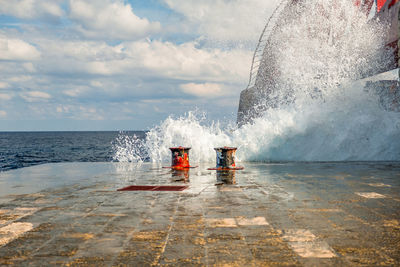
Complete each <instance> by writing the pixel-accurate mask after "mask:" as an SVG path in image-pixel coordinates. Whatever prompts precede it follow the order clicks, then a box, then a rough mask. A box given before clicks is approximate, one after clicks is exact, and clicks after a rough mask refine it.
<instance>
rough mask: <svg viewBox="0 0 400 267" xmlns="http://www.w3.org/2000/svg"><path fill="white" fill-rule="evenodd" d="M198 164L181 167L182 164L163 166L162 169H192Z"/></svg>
mask: <svg viewBox="0 0 400 267" xmlns="http://www.w3.org/2000/svg"><path fill="white" fill-rule="evenodd" d="M197 167H198V166H187V167H182V166H165V167H163V169H173V170H184V169H194V168H197Z"/></svg>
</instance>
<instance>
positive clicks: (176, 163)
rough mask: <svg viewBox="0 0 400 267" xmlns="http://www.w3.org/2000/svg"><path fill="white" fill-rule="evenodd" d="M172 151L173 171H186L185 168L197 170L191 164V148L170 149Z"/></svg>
mask: <svg viewBox="0 0 400 267" xmlns="http://www.w3.org/2000/svg"><path fill="white" fill-rule="evenodd" d="M169 149H170V150H171V161H172V162H171V167H164V168H172V169H178V170H179V169H185V168H196V167H192V166H190V164H189V150H190V147H182V146H179V147H170V148H169Z"/></svg>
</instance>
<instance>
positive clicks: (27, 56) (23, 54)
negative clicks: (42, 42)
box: [0, 36, 40, 61]
mask: <svg viewBox="0 0 400 267" xmlns="http://www.w3.org/2000/svg"><path fill="white" fill-rule="evenodd" d="M39 57H40V52H39V51H38V50H37V49H36V48H35V47H34V46H33V45H31V44H29V43H27V42H25V41H23V40H19V39H7V38H6V37H2V36H0V60H22V61H25V60H37V59H38V58H39Z"/></svg>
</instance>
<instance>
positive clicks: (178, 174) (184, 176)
mask: <svg viewBox="0 0 400 267" xmlns="http://www.w3.org/2000/svg"><path fill="white" fill-rule="evenodd" d="M189 177H190V176H189V168H182V169H175V168H174V169H172V173H171V178H172V181H173V182H184V183H188V182H189Z"/></svg>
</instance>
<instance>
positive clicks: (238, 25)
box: [164, 0, 280, 41]
mask: <svg viewBox="0 0 400 267" xmlns="http://www.w3.org/2000/svg"><path fill="white" fill-rule="evenodd" d="M164 1H165V2H166V3H167V4H168V6H169V7H170V8H171V9H173V10H175V11H176V12H179V13H181V14H183V15H184V16H185V17H186V18H187V19H188V21H189V22H191V23H193V24H195V25H196V26H197V27H198V28H199V31H200V34H204V35H206V36H208V37H209V38H212V39H216V40H222V41H229V40H232V41H243V40H250V41H256V40H257V38H258V36H259V35H260V34H261V30H262V28H263V27H264V25H265V23H266V21H267V19H268V17H269V16H270V15H271V14H272V12H273V11H274V9H275V8H276V6H277V4H278V3H279V2H280V1H278V0H267V1H260V0H230V1H223V0H202V1H199V0H164ZM193 28H194V27H193Z"/></svg>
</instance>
